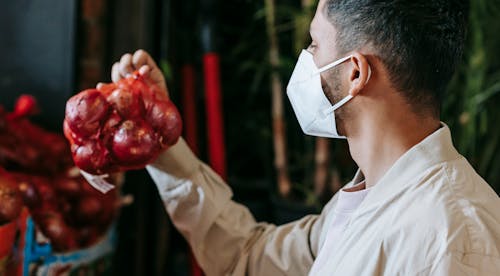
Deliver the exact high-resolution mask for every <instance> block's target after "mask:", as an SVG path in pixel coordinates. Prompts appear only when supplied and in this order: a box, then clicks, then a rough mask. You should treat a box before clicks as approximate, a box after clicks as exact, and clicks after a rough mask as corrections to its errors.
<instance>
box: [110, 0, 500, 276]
mask: <svg viewBox="0 0 500 276" xmlns="http://www.w3.org/2000/svg"><path fill="white" fill-rule="evenodd" d="M466 17H467V6H466V4H465V1H458V0H436V1H428V0H392V1H391V0H385V1H383V0H378V1H377V0H321V1H320V3H319V5H318V8H317V11H316V14H315V17H314V19H313V21H312V23H311V37H312V43H311V45H310V46H309V48H308V50H307V51H303V52H302V53H301V55H300V57H299V60H298V63H297V66H296V69H295V71H294V73H293V75H292V77H291V80H290V82H289V85H288V90H287V94H288V97H289V99H290V101H291V103H292V106H293V108H294V111H295V113H296V115H297V118H298V120H299V123H300V125H301V127H302V129H303V131H304V132H305V133H307V134H310V135H316V136H324V137H332V138H342V136H346V137H347V141H348V143H349V148H350V152H351V155H352V157H353V159H354V160H355V162H356V163H357V165H358V166H359V171H358V173H357V174H356V175H355V177H354V179H353V180H352V181H351V182H350V183H348V184H347V185H346V186H345V187H344V188H343V189H342V190H341V191H340V192H338V193H337V194H336V195H335V196H334V197H333V198H332V199H331V200H330V202H329V203H328V204H327V205H326V206H325V208H324V209H323V211H322V213H321V214H320V215H310V216H306V217H304V218H303V219H301V220H299V221H296V222H293V223H289V224H286V225H282V226H274V225H270V224H267V223H257V222H255V220H254V218H253V217H252V216H251V214H250V213H249V212H248V210H247V209H246V208H245V207H243V206H241V205H239V204H237V203H235V202H233V201H232V200H231V196H232V193H231V190H230V188H229V186H228V185H226V184H225V183H224V181H222V180H221V178H219V177H218V176H217V175H216V174H215V173H214V172H213V171H212V170H211V169H210V168H209V167H207V166H206V165H205V164H203V163H202V162H201V161H200V160H198V159H197V158H196V157H195V156H194V155H193V153H192V152H191V151H190V150H189V149H188V147H187V146H186V144H185V142H184V141H183V140H182V139H181V140H180V141H179V142H178V143H177V144H176V145H175V146H173V147H172V148H170V149H169V150H168V151H166V152H165V153H164V154H162V155H161V156H160V158H159V159H158V160H157V161H156V162H155V163H154V164H150V165H149V166H148V168H147V169H148V171H149V173H150V174H151V176H152V178H153V180H154V181H155V183H156V185H157V187H158V190H159V193H160V195H161V197H162V199H163V201H164V203H165V208H166V210H167V212H168V214H169V215H170V217H171V219H172V221H173V223H174V224H175V226H176V227H177V228H178V229H179V231H180V232H181V233H182V234H183V235H184V237H185V238H186V239H187V240H188V242H189V244H190V245H191V247H192V249H193V251H194V254H195V255H196V258H197V260H198V261H199V263H200V265H201V267H202V268H203V270H204V271H205V273H206V274H207V275H307V274H309V275H500V213H499V211H498V210H500V200H499V198H498V196H497V195H496V194H495V192H494V191H493V190H492V189H491V188H490V187H489V185H488V184H487V183H486V182H485V181H484V180H483V179H481V177H480V176H479V175H477V174H476V173H475V171H474V170H473V168H472V167H471V166H470V165H469V163H468V162H467V161H466V160H465V159H464V157H462V156H461V155H460V154H459V153H458V152H457V151H456V150H455V148H454V147H453V145H452V141H451V136H450V131H449V129H448V127H447V126H446V125H445V124H444V123H441V122H440V120H439V108H440V106H439V99H440V98H441V96H442V93H443V91H444V89H445V87H446V86H447V83H448V82H449V80H450V78H451V76H452V74H453V72H454V70H455V67H456V65H457V62H458V61H459V60H460V57H461V53H462V48H463V46H462V45H463V41H464V33H465V29H466ZM137 69H139V70H140V71H141V73H142V74H146V75H149V76H150V77H151V78H152V79H154V80H155V81H156V82H157V83H158V84H159V85H160V86H161V87H162V88H163V89H164V90H165V92H166V91H167V90H166V85H165V81H164V79H163V77H162V75H161V72H160V71H159V70H158V67H157V66H156V64H155V63H154V61H153V60H152V59H151V57H150V56H149V55H148V54H147V53H145V52H144V51H141V50H139V51H137V52H136V53H134V54H133V55H131V54H126V55H124V56H123V57H122V59H121V60H120V61H119V62H117V63H116V64H115V65H114V66H113V70H112V78H113V81H117V80H119V79H120V78H122V77H124V76H126V75H127V74H128V73H130V72H132V71H133V70H137Z"/></svg>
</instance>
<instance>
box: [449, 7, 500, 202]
mask: <svg viewBox="0 0 500 276" xmlns="http://www.w3.org/2000/svg"><path fill="white" fill-rule="evenodd" d="M499 11H500V1H498V0H493V1H487V0H473V1H471V2H470V14H469V31H468V39H467V44H466V49H465V55H464V60H463V62H462V64H461V65H460V67H459V69H458V71H457V73H456V74H455V76H454V78H453V80H452V82H451V84H450V86H449V88H448V91H447V94H446V96H445V98H444V104H443V109H442V117H443V119H444V121H445V122H446V123H448V124H449V125H450V128H451V129H452V133H453V135H454V136H453V138H454V142H455V144H456V146H457V148H458V150H459V151H460V152H461V153H462V154H463V155H465V156H466V157H467V158H468V159H469V160H470V161H471V163H472V165H473V166H474V167H475V168H476V169H477V170H478V172H479V174H480V175H481V176H483V177H484V178H485V179H486V180H487V181H488V182H489V183H490V185H492V186H493V188H496V189H497V193H498V192H499V190H498V189H499V188H500V158H498V156H499V154H500V144H499V141H500V128H499V127H498V126H497V123H498V121H499V119H500V111H499V109H498V104H499V103H500V97H499V96H498V93H499V92H500V59H499V57H500V55H499V53H498V49H499V46H500V38H499V37H498V33H499V31H500V25H499V24H498V23H497V20H498V15H500V12H499Z"/></svg>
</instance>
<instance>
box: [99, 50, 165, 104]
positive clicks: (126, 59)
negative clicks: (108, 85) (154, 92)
mask: <svg viewBox="0 0 500 276" xmlns="http://www.w3.org/2000/svg"><path fill="white" fill-rule="evenodd" d="M137 70H138V71H139V74H141V75H143V76H145V77H147V78H148V79H149V80H151V81H152V82H153V83H154V84H155V85H157V86H158V87H159V88H160V89H161V90H162V91H165V93H167V95H168V90H167V84H166V82H165V78H164V77H163V73H162V72H161V70H160V68H159V67H158V65H156V62H155V61H154V60H153V58H151V56H150V55H149V54H148V53H147V52H146V51H144V50H137V51H135V53H134V54H133V55H132V54H130V53H127V54H124V55H123V56H122V57H121V59H120V61H118V62H115V64H113V67H112V68H111V80H112V81H113V82H118V81H119V80H120V79H122V78H125V77H127V76H128V75H129V74H132V72H134V71H137ZM98 87H99V86H98Z"/></svg>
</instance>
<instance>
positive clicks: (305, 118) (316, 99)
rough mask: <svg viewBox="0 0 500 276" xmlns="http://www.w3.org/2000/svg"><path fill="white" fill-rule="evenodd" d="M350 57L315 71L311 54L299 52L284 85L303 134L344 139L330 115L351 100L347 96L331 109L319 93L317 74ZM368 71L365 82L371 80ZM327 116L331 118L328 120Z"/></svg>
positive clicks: (320, 91)
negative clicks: (288, 78) (289, 76)
mask: <svg viewBox="0 0 500 276" xmlns="http://www.w3.org/2000/svg"><path fill="white" fill-rule="evenodd" d="M351 57H352V56H347V57H344V58H341V59H339V60H336V61H334V62H332V63H330V64H328V65H326V66H323V67H321V68H319V69H318V68H317V67H316V64H315V63H314V60H313V56H312V54H311V53H309V52H308V51H306V50H302V53H301V54H300V56H299V60H298V61H297V65H296V66H295V69H294V71H293V74H292V77H291V78H290V81H289V82H288V87H287V95H288V99H289V100H290V102H291V103H292V107H293V111H294V112H295V115H296V116H297V120H298V121H299V124H300V127H301V128H302V131H303V132H304V133H305V134H308V135H312V136H320V137H329V138H345V136H340V135H339V134H338V132H337V126H336V123H335V112H334V111H335V110H337V109H338V108H340V107H341V106H342V105H344V104H345V103H346V102H348V101H349V100H350V99H352V98H353V96H352V95H348V96H346V97H345V98H343V99H342V100H340V101H339V102H338V103H336V104H335V105H333V106H332V105H331V104H330V102H329V101H328V98H327V97H326V96H325V94H324V93H323V89H322V87H321V77H320V73H321V72H324V71H326V70H329V69H331V68H333V67H335V66H337V65H339V64H341V63H343V62H345V61H347V60H349V59H350V58H351ZM368 69H369V72H368V79H367V80H366V82H368V80H369V79H370V76H371V68H368ZM330 114H332V115H333V116H330Z"/></svg>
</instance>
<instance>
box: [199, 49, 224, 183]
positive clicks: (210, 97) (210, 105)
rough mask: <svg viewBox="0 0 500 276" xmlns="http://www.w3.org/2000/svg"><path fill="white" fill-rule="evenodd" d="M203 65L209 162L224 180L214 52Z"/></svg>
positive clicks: (205, 56) (219, 88)
mask: <svg viewBox="0 0 500 276" xmlns="http://www.w3.org/2000/svg"><path fill="white" fill-rule="evenodd" d="M203 65H204V66H203V67H204V72H205V98H206V113H207V132H208V156H209V161H210V165H211V166H212V168H213V169H214V170H215V172H217V173H218V174H219V175H220V176H221V177H222V178H223V179H226V177H227V174H226V156H225V154H226V153H225V151H226V149H225V145H224V125H223V120H222V118H223V117H222V100H221V86H220V73H219V72H220V65H219V56H218V55H217V54H216V53H214V52H208V53H206V54H205V55H204V57H203Z"/></svg>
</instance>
